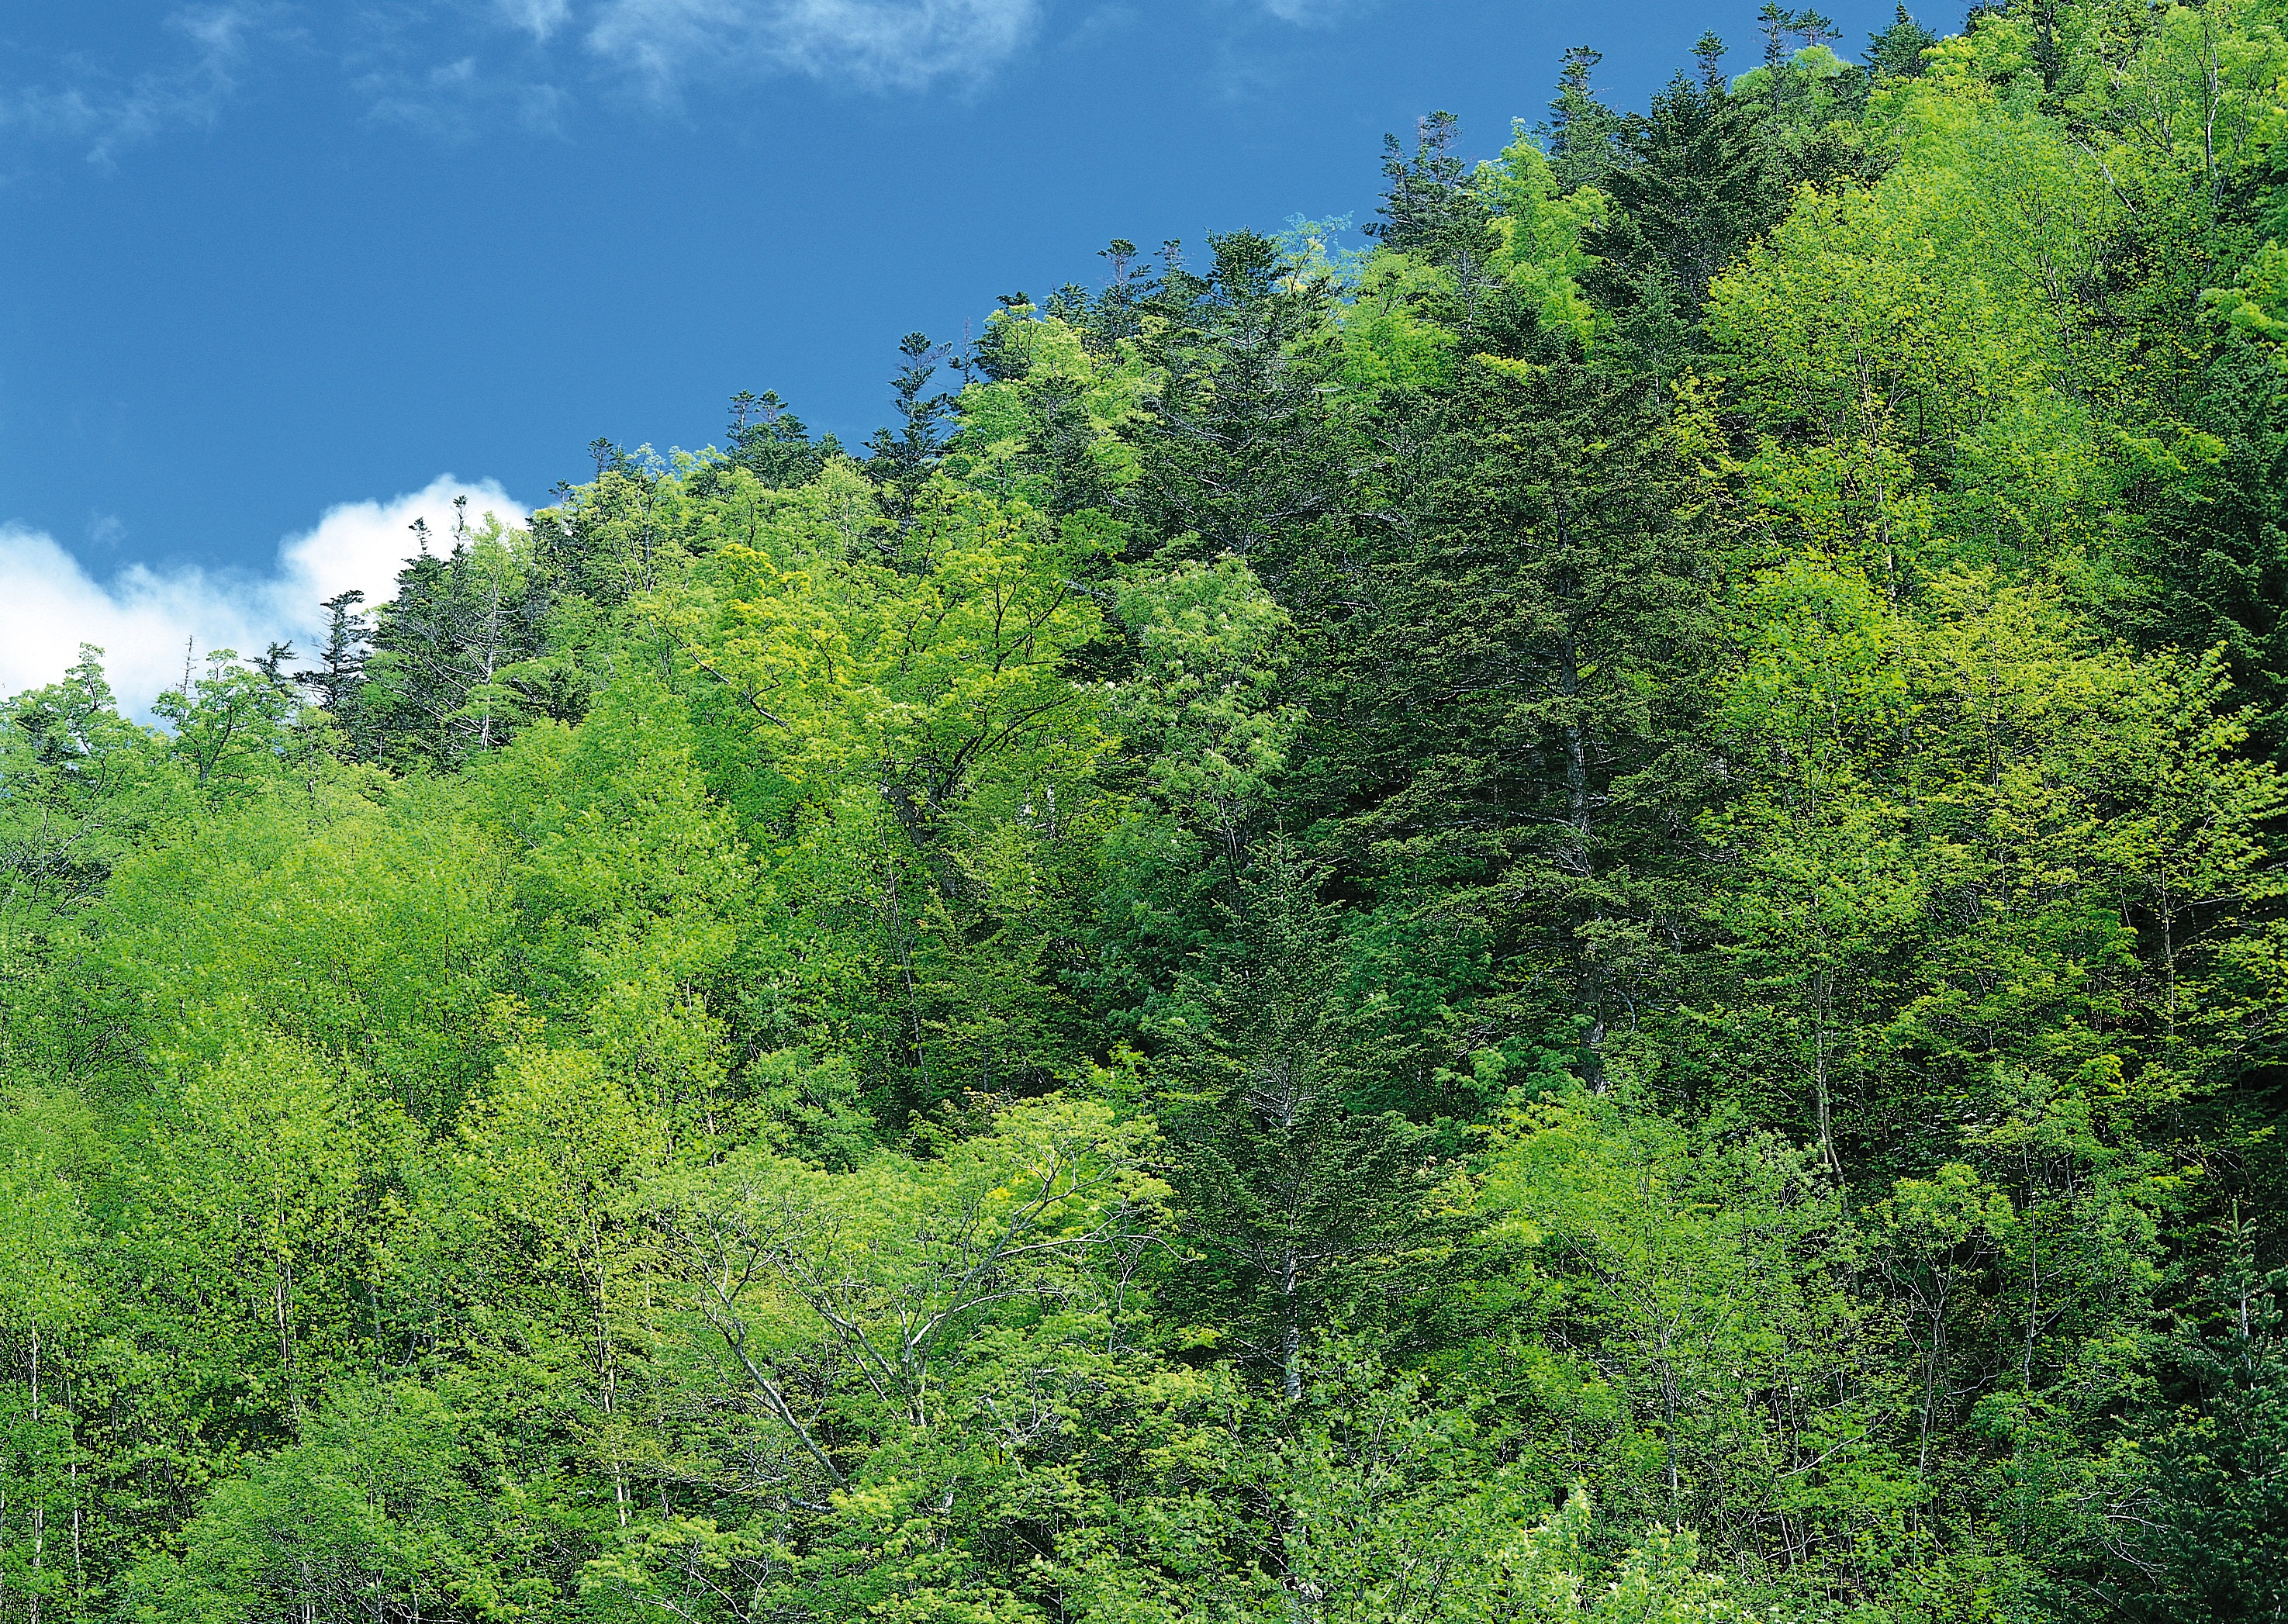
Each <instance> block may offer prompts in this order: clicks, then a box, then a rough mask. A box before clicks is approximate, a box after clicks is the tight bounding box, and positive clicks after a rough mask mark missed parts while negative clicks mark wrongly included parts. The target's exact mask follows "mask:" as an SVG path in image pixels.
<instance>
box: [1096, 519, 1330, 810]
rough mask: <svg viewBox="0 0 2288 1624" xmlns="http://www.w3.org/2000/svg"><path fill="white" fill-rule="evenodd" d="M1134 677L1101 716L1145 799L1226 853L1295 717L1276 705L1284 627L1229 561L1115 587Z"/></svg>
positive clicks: (1286, 744)
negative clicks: (1139, 763) (1144, 779)
mask: <svg viewBox="0 0 2288 1624" xmlns="http://www.w3.org/2000/svg"><path fill="white" fill-rule="evenodd" d="M1117 601H1118V609H1119V614H1120V618H1121V619H1122V620H1123V621H1124V622H1126V623H1127V625H1128V628H1129V633H1130V636H1131V637H1132V638H1133V639H1134V641H1135V644H1136V649H1137V656H1138V658H1137V668H1136V672H1135V674H1134V675H1133V676H1132V677H1129V678H1128V679H1127V680H1126V681H1125V682H1124V683H1122V684H1120V685H1117V686H1116V688H1114V689H1113V690H1112V691H1111V692H1110V693H1108V694H1107V696H1106V701H1105V705H1106V711H1107V715H1108V719H1109V720H1110V722H1111V724H1112V725H1114V726H1115V727H1116V728H1117V729H1118V730H1119V731H1120V733H1121V734H1122V735H1123V737H1124V739H1125V741H1127V743H1128V744H1129V746H1130V748H1131V749H1134V750H1135V751H1137V752H1138V753H1139V754H1140V755H1141V756H1143V757H1145V758H1146V759H1147V760H1148V761H1149V763H1150V773H1151V783H1152V788H1153V790H1154V792H1155V793H1156V795H1157V796H1159V797H1160V799H1161V800H1162V801H1163V802H1164V804H1166V805H1167V806H1168V807H1169V808H1170V809H1171V810H1172V811H1173V812H1176V813H1177V814H1178V815H1179V816H1180V817H1181V818H1182V819H1183V820H1185V821H1186V823H1188V825H1189V826H1190V827H1192V828H1195V829H1196V830H1198V831H1199V832H1200V833H1202V834H1204V835H1206V836H1209V837H1210V838H1212V839H1214V840H1216V841H1218V842H1219V843H1221V844H1223V845H1224V846H1225V847H1226V848H1227V852H1234V853H1235V852H1236V850H1237V848H1238V847H1239V846H1241V845H1242V844H1244V841H1245V838H1246V836H1247V834H1248V832H1249V830H1250V828H1251V826H1252V824H1253V823H1254V822H1255V821H1256V820H1257V819H1259V817H1260V816H1261V815H1262V813H1263V812H1264V810H1265V808H1266V807H1267V804H1269V802H1270V799H1271V796H1272V794H1273V787H1274V785H1275V782H1276V781H1277V779H1278V776H1279V774H1280V772H1281V771H1282V769H1283V768H1284V767H1285V766H1286V764H1287V752H1288V750H1289V749H1290V748H1291V743H1292V741H1293V739H1294V735H1295V733H1296V730H1297V727H1298V726H1299V723H1300V720H1301V718H1300V717H1299V716H1298V715H1297V713H1296V712H1295V710H1294V709H1293V708H1292V707H1291V706H1289V705H1284V704H1282V703H1281V702H1280V701H1279V699H1278V697H1277V694H1278V690H1279V686H1280V678H1281V677H1282V675H1283V672H1284V670H1285V669H1286V666H1287V664H1288V661H1289V660H1290V658H1291V653H1290V649H1289V640H1290V638H1291V628H1292V622H1291V620H1290V618H1289V616H1288V614H1287V613H1286V611H1285V610H1283V609H1282V608H1281V607H1280V606H1279V605H1278V603H1277V602H1276V601H1275V599H1274V598H1272V597H1271V596H1270V595H1269V594H1268V593H1267V592H1265V591H1264V590H1263V589H1262V587H1261V586H1260V585H1259V584H1258V582H1256V579H1255V576H1254V574H1253V573H1252V572H1251V571H1250V570H1249V568H1248V567H1247V566H1246V565H1245V564H1243V563H1242V562H1241V561H1240V560H1239V559H1237V558H1219V559H1217V560H1216V561H1215V563H1213V564H1212V565H1199V564H1184V565H1180V566H1177V568H1176V569H1174V570H1173V571H1172V572H1170V573H1169V574H1165V575H1157V576H1144V577H1142V578H1140V579H1133V580H1131V581H1129V582H1125V583H1124V584H1123V585H1122V586H1121V587H1120V588H1119V589H1118V599H1117Z"/></svg>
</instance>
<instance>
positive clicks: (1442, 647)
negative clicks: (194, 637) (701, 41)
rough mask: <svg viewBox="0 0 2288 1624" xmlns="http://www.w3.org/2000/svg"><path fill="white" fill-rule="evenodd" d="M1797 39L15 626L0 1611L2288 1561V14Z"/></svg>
mask: <svg viewBox="0 0 2288 1624" xmlns="http://www.w3.org/2000/svg"><path fill="white" fill-rule="evenodd" d="M1716 20H1717V21H1720V22H1722V21H1725V20H1723V19H1716ZM1730 21H1732V22H1734V23H1739V22H1742V21H1744V20H1741V19H1732V20H1730ZM1759 26H1760V37H1759V36H1756V35H1751V36H1749V41H1750V43H1749V46H1748V48H1747V49H1746V50H1745V51H1741V52H1737V53H1736V55H1735V57H1734V58H1733V59H1729V60H1728V59H1727V58H1726V56H1725V51H1724V47H1723V45H1722V44H1720V42H1719V41H1717V40H1716V39H1715V38H1714V36H1710V37H1709V38H1708V39H1706V40H1705V41H1704V44H1703V47H1702V50H1701V51H1700V52H1699V59H1698V61H1697V62H1696V63H1695V64H1693V65H1690V66H1688V67H1687V68H1686V69H1685V71H1683V72H1681V73H1680V74H1679V75H1678V76H1677V77H1676V78H1675V79H1674V81H1673V82H1672V83H1670V84H1669V85H1668V87H1667V88H1666V89H1665V90H1664V91H1661V92H1660V94H1659V95H1658V96H1657V97H1656V98H1655V99H1653V101H1652V102H1651V104H1650V106H1649V107H1648V109H1647V110H1645V111H1643V112H1641V113H1634V112H1631V113H1622V112H1617V111H1616V110H1614V109H1612V108H1610V107H1608V106H1606V105H1605V104H1604V103H1602V102H1601V100H1600V99H1599V94H1598V90H1597V85H1596V80H1595V75H1594V68H1595V66H1596V62H1597V58H1596V55H1595V53H1594V52H1593V51H1586V50H1583V51H1575V52H1573V53H1571V54H1570V55H1569V57H1568V59H1567V60H1566V61H1565V63H1564V64H1563V66H1562V70H1561V78H1560V81H1559V84H1558V89H1557V92H1556V96H1555V99H1554V100H1553V102H1552V103H1551V107H1550V113H1549V116H1548V119H1547V122H1546V123H1545V124H1543V125H1542V126H1540V127H1539V128H1537V129H1526V128H1523V127H1521V128H1520V129H1519V130H1517V131H1514V132H1513V135H1512V137H1511V139H1509V141H1508V144H1507V145H1506V146H1505V147H1502V148H1501V150H1500V154H1499V156H1498V157H1496V158H1493V159H1491V160H1490V161H1486V162H1476V163H1472V162H1466V160H1465V158H1464V157H1463V156H1462V154H1463V153H1464V152H1465V151H1466V150H1467V148H1466V146H1465V142H1466V139H1468V137H1469V135H1470V134H1473V133H1475V132H1464V131H1458V129H1457V128H1456V126H1455V124H1454V123H1453V121H1452V120H1451V119H1450V118H1448V117H1446V116H1445V115H1434V116H1433V117H1430V118H1428V119H1426V120H1425V121H1424V123H1423V124H1422V126H1421V129H1420V130H1419V131H1418V133H1417V134H1416V135H1415V136H1414V137H1412V138H1410V139H1407V140H1405V141H1400V140H1397V139H1394V140H1392V142H1391V143H1390V144H1389V147H1388V150H1387V153H1386V158H1385V162H1384V166H1383V170H1384V176H1385V182H1384V190H1383V194H1382V199H1381V202H1380V205H1379V210H1378V213H1377V215H1376V217H1375V218H1374V220H1373V223H1372V224H1371V225H1370V226H1368V227H1367V228H1366V229H1367V231H1368V233H1369V234H1370V237H1371V243H1370V248H1369V249H1368V250H1363V251H1353V250H1345V249H1344V248H1342V247H1341V246H1340V243H1341V240H1342V234H1341V231H1340V229H1339V227H1340V225H1341V223H1340V222H1307V221H1298V222H1295V223H1293V225H1292V226H1291V228H1290V229H1289V230H1287V231H1286V232H1285V233H1283V234H1278V235H1275V236H1264V235H1259V234H1251V233H1249V232H1236V233H1234V234H1230V235H1227V236H1220V237H1217V238H1214V239H1213V240H1212V242H1209V243H1208V244H1207V245H1205V247H1204V249H1199V248H1195V249H1191V250H1187V249H1185V248H1183V247H1182V246H1180V245H1178V244H1173V243H1171V244H1169V245H1167V246H1166V248H1165V250H1164V251H1162V252H1159V253H1156V254H1155V253H1148V252H1142V251H1140V250H1138V249H1137V248H1135V247H1134V246H1133V245H1132V244H1130V243H1126V242H1116V243H1115V244H1113V245H1112V246H1111V247H1110V248H1109V249H1108V250H1105V252H1104V255H1103V257H1102V265H1101V269H1100V271H1097V272H1094V273H1092V275H1091V277H1090V279H1089V281H1088V282H1087V283H1086V284H1085V285H1084V284H1082V283H1079V282H1076V283H1072V284H1068V285H1066V286H1063V287H1061V288H1059V289H1056V291H1054V292H1053V293H1051V294H1048V295H1046V296H1045V297H1039V298H1033V297H1028V296H1026V295H1024V294H1016V293H1013V294H1011V295H1010V296H1008V297H1005V298H1004V299H1003V300H1002V301H1001V306H1002V307H1001V308H1000V309H999V310H998V311H997V313H995V314H994V315H993V316H992V318H991V320H990V321H989V323H988V324H987V325H986V327H985V328H984V329H983V337H982V338H981V339H980V340H979V341H977V342H976V343H974V344H973V345H968V346H966V347H965V348H963V349H960V350H953V349H949V348H947V347H943V346H939V345H933V344H932V342H931V341H930V340H929V339H928V338H926V337H922V336H920V335H917V336H915V337H911V338H910V339H909V340H908V341H907V342H906V345H905V346H904V353H903V361H904V366H903V369H902V371H901V373H900V375H899V377H898V379H897V382H896V385H895V388H896V399H897V402H898V416H899V424H898V426H897V427H896V428H895V429H894V430H886V431H884V432H882V433H880V434H879V435H878V436H876V437H875V438H874V439H873V440H871V441H870V442H869V443H868V444H867V445H865V446H864V447H863V448H856V449H854V448H849V447H846V446H843V445H839V444H838V443H836V442H835V441H834V440H832V439H831V438H826V439H820V438H818V437H814V435H812V434H811V433H810V432H807V431H806V429H805V427H804V426H803V424H801V423H800V422H799V421H798V418H797V417H796V416H793V415H792V414H791V413H790V411H788V410H787V409H786V408H785V406H784V405H783V403H782V402H781V401H779V400H777V399H776V398H775V396H772V395H764V396H761V397H755V396H751V395H743V396H741V397H740V398H739V399H738V400H736V401H735V402H734V403H733V416H734V422H733V423H732V424H731V426H730V428H729V430H728V432H727V437H726V439H725V440H724V441H723V444H722V446H721V447H720V448H719V449H713V450H709V451H705V452H703V453H699V454H696V455H683V454H678V455H677V456H673V457H672V458H661V457H659V456H654V455H652V454H651V453H650V452H649V451H648V450H636V451H627V450H624V449H622V448H617V447H615V446H613V445H610V444H608V443H606V442H602V441H599V442H597V444H596V445H594V446H593V447H592V448H590V449H591V452H592V456H593V457H594V460H595V473H594V477H593V478H592V479H590V480H588V481H587V482H585V483H582V484H578V485H567V486H566V487H561V488H560V491H559V493H558V496H559V500H558V501H557V502H556V503H555V505H553V506H552V507H549V508H546V509H544V510H542V511H538V512H536V513H535V514H534V515H533V516H532V518H531V519H530V522H529V525H528V527H527V528H524V529H512V528H507V527H503V526H502V525H501V524H500V523H499V522H497V520H494V519H489V518H488V517H487V516H484V515H481V514H477V513H474V512H471V513H469V514H467V515H466V518H465V522H464V523H463V524H462V525H461V526H460V527H457V530H456V531H455V532H454V533H453V534H449V535H429V534H426V533H424V534H421V535H417V536H414V537H410V538H409V543H408V546H409V555H410V556H409V561H408V562H407V564H406V566H405V567H404V570H403V572H402V573H401V575H400V576H399V577H398V582H397V589H396V592H395V595H394V597H393V598H391V599H390V601H388V602H385V603H374V604H368V603H364V602H361V601H360V600H358V599H356V598H354V597H349V598H342V599H338V600H336V601H335V602H334V603H333V604H331V605H330V606H329V607H330V610H331V611H332V614H333V617H334V635H333V637H332V638H331V639H330V643H329V644H328V646H325V647H323V648H322V649H318V650H314V651H309V650H306V651H301V652H300V653H298V654H297V653H296V652H294V651H291V650H288V649H283V648H274V649H271V650H269V651H267V652H266V654H263V655H262V656H260V657H259V658H255V657H251V656H250V657H248V658H245V659H242V658H240V657H239V656H238V655H236V654H230V653H228V652H218V653H216V654H213V655H212V656H211V658H209V659H207V661H205V664H204V668H203V671H199V672H195V673H193V674H190V675H189V676H187V678H186V681H185V683H184V685H183V688H182V690H181V691H179V692H176V693H170V694H168V695H166V696H165V697H164V698H163V700H162V701H161V702H160V705H159V707H158V709H159V710H160V712H161V714H162V715H163V718H164V720H165V722H166V726H165V727H164V728H161V729H155V728H151V727H147V726H144V725H139V724H138V723H137V722H135V721H133V720H131V719H130V718H128V717H123V715H122V714H121V711H120V709H119V707H118V706H117V705H115V702H114V700H113V698H112V695H111V693H110V692H109V690H108V688H107V685H106V683H105V679H104V676H103V670H102V665H101V654H100V651H98V650H94V649H90V650H89V651H87V653H86V654H85V657H84V658H83V661H82V663H81V664H79V665H78V666H77V667H75V669H73V670H72V671H71V673H70V674H69V675H68V677H66V678H65V679H64V680H62V681H61V682H60V683H59V684H57V685H54V686H52V687H47V688H43V689H40V690H37V691H35V692H31V693H24V694H20V695H18V696H17V697H15V698H14V699H13V700H12V701H7V703H6V707H5V713H4V725H0V875H4V886H0V1000H4V1002H0V1068H4V1070H0V1620H5V1621H6V1624H46V1621H50V1620H52V1621H54V1624H64V1621H66V1620H114V1619H115V1620H153V1621H155V1624H156V1621H160V1620H169V1621H172V1620H184V1621H190V1620H198V1621H200V1624H231V1621H235V1620H264V1621H268V1620H280V1621H283V1620H296V1621H297V1624H319V1621H321V1620H344V1621H346V1620H376V1621H377V1624H411V1621H412V1620H438V1621H441V1624H442V1621H446V1620H472V1621H473V1620H691V1621H692V1624H701V1621H704V1624H718V1621H721V1624H730V1621H732V1620H740V1621H744V1624H762V1621H764V1620H769V1621H771V1624H827V1621H829V1620H834V1621H839V1620H890V1621H894V1624H939V1621H942V1624H1081V1621H1087V1624H1116V1621H1117V1624H1149V1621H1158V1620H1167V1621H1170V1624H1173V1621H1174V1620H1203V1621H1209V1620H1230V1621H1232V1624H1238V1621H1240V1620H1279V1621H1280V1624H1350V1621H1357V1624H1367V1621H1369V1620H1373V1621H1376V1624H1462V1621H1464V1620H1561V1619H1576V1618H1584V1619H1598V1620H1748V1619H1755V1620H1857V1621H1863V1624H1871V1621H1872V1620H1927V1621H1929V1624H1938V1621H1940V1620H1948V1621H1952V1620H1966V1621H1967V1620H2103V1619H2121V1620H2243V1619H2278V1618H2282V1617H2288V1475H2284V1474H2288V1453H2284V1452H2288V1328H2284V1326H2283V1323H2282V1310H2283V1304H2284V1302H2288V1272H2284V1271H2283V1265H2284V1264H2288V1204H2284V1203H2288V1161H2284V1146H2283V1144H2282V1142H2281V1137H2280V1135H2279V1132H2278V1121H2277V1119H2278V1113H2279V1108H2280V1105H2281V1099H2282V1092H2281V1091H2282V1087H2283V1072H2282V1069H2281V1068H2282V1065H2283V1059H2284V1056H2283V1053H2282V1046H2283V1043H2284V1041H2288V1033H2284V1031H2283V1027H2282V1023H2281V1018H2280V1015H2281V1011H2282V1009H2283V1001H2284V997H2288V894H2284V892H2288V875H2284V871H2283V868H2282V865H2281V860H2280V856H2279V853H2280V852H2281V851H2282V849H2283V842H2284V839H2288V780H2284V778H2283V776H2282V772H2281V764H2282V757H2283V752H2284V750H2288V658H2284V655H2288V621H2284V619H2283V610H2284V606H2288V528H2284V527H2288V250H2284V249H2283V247H2282V246H2281V242H2282V240H2283V239H2284V238H2288V7H2284V6H2283V5H2281V4H2279V3H2278V0H2207V4H2204V5H2185V4H2165V5H2148V4H2143V3H2142V0H2089V3H2082V0H2021V3H2020V4H2014V5H2011V6H2009V7H2007V8H1996V7H1985V8H1981V9H1980V10H1979V11H1978V12H1976V13H1974V15H1973V17H1972V18H1971V19H1970V20H1969V21H1968V22H1967V23H1966V25H1965V27H1964V29H1963V31H1962V32H1960V33H1958V34H1957V35H1954V36H1948V37H1939V36H1936V35H1934V33H1931V32H1928V31H1926V30H1925V29H1924V28H1921V27H1919V26H1918V24H1917V23H1915V22H1914V21H1912V20H1910V19H1909V18H1908V16H1907V14H1906V13H1905V12H1904V11H1902V12H1900V14H1899V20H1898V21H1897V23H1896V24H1895V26H1894V27H1892V28H1888V29H1887V30H1886V31H1884V32H1883V33H1881V34H1880V35H1879V36H1876V37H1875V38H1874V39H1873V40H1872V41H1871V43H1870V44H1868V46H1867V47H1866V49H1865V51H1864V52H1863V57H1861V58H1860V59H1855V60H1853V59H1846V57H1844V56H1843V55H1841V54H1839V51H1838V46H1839V44H1841V42H1839V41H1837V40H1836V38H1835V35H1834V30H1833V28H1831V26H1830V25H1829V24H1827V23H1826V22H1825V21H1824V20H1823V19H1821V18H1819V17H1817V16H1815V15H1814V14H1811V13H1808V12H1805V13H1791V12H1785V11H1784V10H1781V9H1779V8H1776V7H1772V6H1768V7H1767V8H1766V9H1765V12H1764V14H1763V18H1762V20H1761V22H1760V25H1759ZM1759 45H1760V49H1759ZM1759 56H1760V62H1758V61H1756V60H1755V59H1756V58H1757V57H1759ZM1742 57H1745V58H1747V59H1748V60H1746V61H1742V60H1741V59H1740V58H1742ZM1743 68H1745V71H1741V70H1742V69H1743ZM1370 157H1371V154H1362V160H1370ZM1368 172H1369V171H1368V169H1367V163H1366V162H1362V191H1363V190H1365V186H1364V184H1363V183H1364V181H1365V180H1366V178H1367V174H1368Z"/></svg>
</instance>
